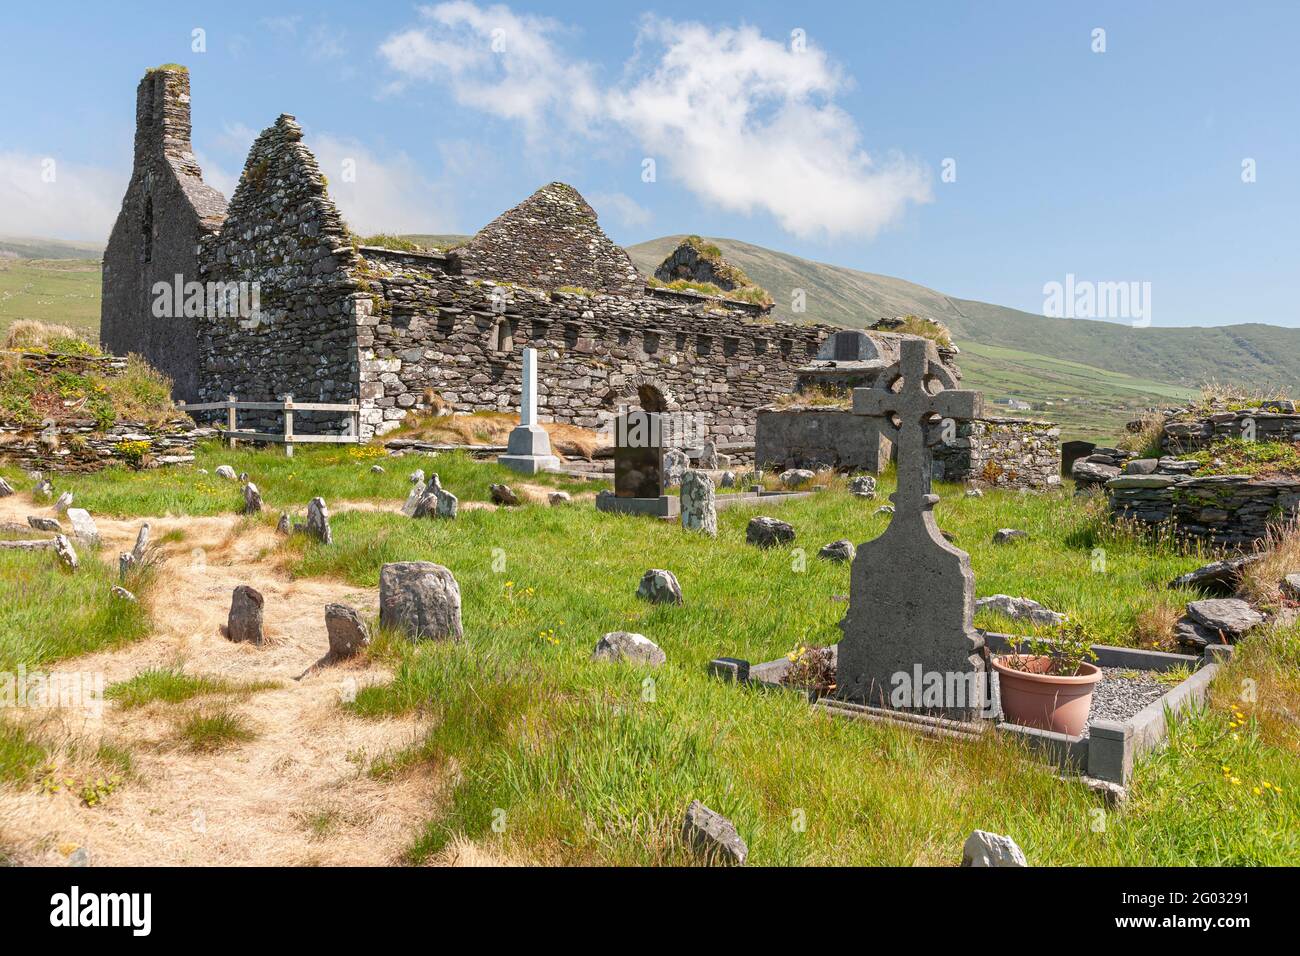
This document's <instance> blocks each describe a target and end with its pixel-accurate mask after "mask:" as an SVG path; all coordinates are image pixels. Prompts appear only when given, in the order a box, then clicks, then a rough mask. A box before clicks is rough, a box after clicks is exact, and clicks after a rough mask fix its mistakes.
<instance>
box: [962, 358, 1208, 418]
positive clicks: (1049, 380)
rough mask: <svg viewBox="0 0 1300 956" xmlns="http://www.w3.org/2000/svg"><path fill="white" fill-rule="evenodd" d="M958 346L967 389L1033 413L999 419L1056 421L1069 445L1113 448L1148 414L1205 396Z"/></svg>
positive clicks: (1061, 362) (1087, 368)
mask: <svg viewBox="0 0 1300 956" xmlns="http://www.w3.org/2000/svg"><path fill="white" fill-rule="evenodd" d="M957 345H958V347H959V348H960V349H961V357H960V364H961V370H962V374H963V376H964V377H963V379H962V385H963V386H965V387H967V388H976V389H979V390H980V391H982V392H983V393H984V394H985V396H986V397H987V398H988V399H989V400H992V399H994V398H1016V399H1020V400H1021V401H1025V402H1028V403H1030V404H1031V405H1032V406H1033V410H1032V411H1030V412H1009V411H1006V412H1003V411H998V412H996V413H997V414H1007V415H1016V414H1022V415H1027V416H1030V417H1034V418H1043V419H1047V420H1050V421H1054V422H1056V423H1057V424H1059V425H1060V426H1061V437H1062V438H1063V439H1065V440H1069V439H1072V438H1080V439H1085V440H1088V441H1094V442H1098V443H1109V442H1112V441H1114V440H1115V439H1116V438H1117V437H1118V436H1120V435H1122V434H1124V426H1125V424H1126V423H1128V422H1130V421H1132V420H1134V419H1136V418H1140V417H1141V416H1142V413H1143V411H1145V410H1147V409H1149V408H1153V407H1163V406H1168V405H1174V404H1178V403H1181V402H1185V401H1187V400H1189V399H1193V398H1196V397H1197V396H1199V394H1200V391H1199V389H1194V388H1190V387H1184V386H1179V385H1167V384H1165V383H1163V382H1155V381H1151V380H1149V379H1142V378H1135V377H1133V376H1131V375H1126V374H1124V373H1122V372H1108V371H1106V370H1105V369H1101V368H1094V367H1093V366H1091V365H1084V364H1082V363H1080V362H1071V361H1068V360H1065V359H1056V358H1049V357H1048V356H1045V355H1038V354H1035V353H1033V352H1024V351H1021V350H1019V349H1010V348H1001V347H998V346H992V345H981V344H980V343H978V342H971V341H959V342H958V343H957ZM1048 402H1050V403H1051V404H1050V405H1048V404H1046V403H1048Z"/></svg>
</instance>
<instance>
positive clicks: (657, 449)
mask: <svg viewBox="0 0 1300 956" xmlns="http://www.w3.org/2000/svg"><path fill="white" fill-rule="evenodd" d="M663 493H664V449H663V442H662V436H661V432H660V422H659V416H658V414H656V413H654V412H641V411H636V412H628V413H627V414H626V415H620V416H619V417H618V419H617V420H616V422H615V432H614V495H615V496H616V497H619V498H658V497H660V496H661V495H663Z"/></svg>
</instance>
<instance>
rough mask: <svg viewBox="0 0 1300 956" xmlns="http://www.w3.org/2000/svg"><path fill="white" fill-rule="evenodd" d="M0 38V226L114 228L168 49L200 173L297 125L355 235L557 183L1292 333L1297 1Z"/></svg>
mask: <svg viewBox="0 0 1300 956" xmlns="http://www.w3.org/2000/svg"><path fill="white" fill-rule="evenodd" d="M6 23H7V27H8V30H7V33H8V38H9V40H10V43H8V44H6V47H7V49H6V55H5V57H3V58H0V84H2V85H3V88H4V89H5V90H6V91H7V94H6V97H5V109H4V114H3V117H4V118H3V120H0V233H8V234H24V235H33V234H35V235H52V236H58V237H63V238H82V239H92V238H95V239H102V238H104V237H105V236H106V235H107V230H108V228H109V226H110V225H111V221H112V216H113V214H114V213H115V211H116V207H117V203H118V201H119V199H120V196H121V192H122V189H123V188H124V186H125V182H126V178H127V176H128V174H129V169H130V154H131V139H132V122H133V108H134V89H135V85H136V83H137V81H138V80H139V77H140V75H141V74H142V72H143V71H144V69H145V68H146V67H148V66H152V65H157V64H159V63H164V62H169V61H176V62H181V63H184V64H186V65H187V66H189V68H190V71H191V77H192V91H193V98H194V102H193V112H194V144H195V149H196V152H197V153H198V155H199V158H200V161H201V162H202V163H203V165H204V169H205V174H206V175H207V177H208V178H209V180H210V181H212V182H214V184H216V185H218V187H219V188H223V189H225V190H227V191H228V190H229V189H230V188H231V187H232V185H233V182H234V180H235V179H236V178H237V176H238V173H239V170H240V168H241V167H242V165H243V159H244V155H245V154H246V151H247V148H248V145H249V143H250V142H251V139H252V137H253V135H255V134H256V132H257V131H258V130H260V129H262V128H264V127H265V126H267V125H269V124H270V123H271V122H272V121H274V119H275V117H276V116H277V115H278V114H279V113H282V112H287V113H292V114H294V115H295V116H297V117H298V120H299V121H300V122H301V123H302V124H303V126H304V128H305V130H306V137H307V142H308V145H310V146H312V147H313V148H314V149H316V151H317V153H318V156H319V157H320V159H321V162H322V167H323V168H324V170H325V172H326V174H327V175H328V176H329V177H330V181H331V190H332V191H333V192H335V194H336V196H337V198H338V199H339V202H340V205H341V206H342V207H343V209H344V212H345V214H346V215H347V217H348V218H349V221H350V222H352V224H353V225H354V227H355V228H357V229H358V230H360V231H365V232H374V231H380V230H383V231H406V232H410V231H420V232H472V231H473V230H475V229H477V228H478V227H479V226H481V225H483V224H484V223H486V222H487V221H488V220H490V219H491V218H492V217H493V216H495V215H496V214H497V213H499V212H501V211H502V210H503V209H505V208H507V207H509V206H511V205H513V204H514V203H516V202H518V201H519V200H521V199H523V198H524V197H525V196H527V195H528V194H529V193H531V192H532V191H533V190H534V189H535V188H537V187H538V186H539V185H542V184H543V183H545V182H548V181H550V180H553V179H560V180H564V181H566V182H570V183H572V184H573V185H575V186H576V187H577V188H578V189H579V190H580V191H582V192H583V194H584V195H586V196H587V198H588V199H589V200H590V201H591V202H592V204H593V205H594V206H595V207H596V209H597V211H598V212H599V213H600V215H601V221H602V223H603V224H604V226H605V228H606V229H607V231H608V232H609V233H610V235H611V236H613V237H614V239H615V240H617V241H619V242H622V243H634V242H638V241H640V240H643V239H647V238H652V237H655V236H659V235H664V234H668V233H678V232H698V233H702V234H705V235H714V236H727V237H733V238H738V239H743V240H746V241H749V242H753V243H756V244H759V245H764V246H769V247H772V248H776V249H781V250H785V251H789V252H793V253H796V254H798V255H803V256H807V257H810V258H814V259H818V260H822V261H826V262H832V263H836V264H839V265H844V266H849V267H852V268H858V269H863V270H866V271H869V272H878V273H884V274H887V275H893V276H899V277H902V278H906V279H910V280H912V281H915V282H919V283H922V284H924V285H928V286H931V287H933V288H936V289H939V290H941V291H943V292H946V293H948V294H951V295H954V296H961V297H965V298H973V299H981V300H984V301H989V302H995V303H999V304H1002V305H1009V306H1014V307H1017V308H1022V309H1025V310H1027V311H1033V312H1040V311H1042V309H1043V302H1044V285H1045V284H1046V283H1049V282H1053V281H1056V282H1064V280H1065V277H1066V276H1067V274H1073V275H1074V276H1075V277H1076V278H1077V279H1078V280H1092V281H1098V282H1149V283H1150V289H1151V317H1152V320H1153V324H1154V325H1157V326H1171V325H1206V324H1221V323H1226V322H1248V321H1259V322H1270V323H1274V324H1284V325H1291V326H1296V325H1300V305H1297V301H1298V299H1297V296H1296V295H1295V293H1294V291H1293V289H1292V285H1293V282H1292V278H1291V277H1292V274H1293V272H1294V268H1295V264H1296V262H1297V261H1300V217H1298V215H1297V213H1300V122H1297V120H1298V119H1300V110H1297V108H1296V93H1297V86H1298V85H1300V84H1298V83H1297V80H1298V79H1300V66H1297V58H1296V56H1295V52H1294V43H1295V37H1296V36H1297V35H1298V34H1300V5H1296V4H1290V3H1276V4H1265V3H1237V4H1223V3H1178V4H1174V3H1154V2H1152V3H1131V2H1130V3H1087V4H1083V3H1070V4H1067V3H1042V2H1023V3H1022V2H998V3H989V2H981V3H944V2H934V0H932V2H928V3H926V4H901V3H887V4H886V3H879V4H875V3H846V4H839V3H805V4H801V5H792V4H790V3H789V2H781V3H764V2H747V3H744V4H724V3H710V2H708V0H692V2H689V3H677V2H656V3H653V4H650V3H646V4H636V3H618V4H614V3H609V2H601V3H579V2H574V3H545V4H543V3H530V2H518V3H511V4H506V5H492V4H472V3H468V2H453V3H445V4H437V3H434V4H428V5H424V6H423V7H420V6H417V5H414V4H406V3H388V2H379V0H376V2H372V3H368V4H358V3H355V2H338V3H335V2H328V0H316V2H312V3H273V2H263V3H243V2H227V3H222V4H220V5H217V4H185V3H176V2H171V3H130V4H117V5H109V4H102V3H93V4H92V3H85V4H83V3H67V2H62V3H54V4H49V5H45V6H43V7H34V6H32V5H23V6H22V7H21V8H15V9H12V10H10V11H8V12H7V14H6ZM1098 28H1100V29H1103V30H1104V31H1105V37H1104V41H1105V51H1104V52H1095V50H1094V47H1095V46H1097V40H1096V39H1095V37H1094V31H1095V30H1096V29H1098ZM195 29H201V30H202V31H203V34H202V36H203V41H204V45H205V47H206V49H205V50H204V51H203V52H196V51H195V50H194V49H193V45H194V39H193V37H194V32H193V31H194V30H195ZM795 31H801V32H795ZM800 41H801V42H800ZM50 158H53V159H54V160H55V161H56V163H57V164H58V165H57V169H58V175H57V177H56V179H55V182H54V183H44V182H42V181H41V180H40V179H39V173H40V170H41V168H42V166H41V164H42V162H43V161H44V160H47V159H50ZM348 159H351V160H353V161H354V163H355V168H356V170H357V176H356V181H355V182H354V183H348V182H345V177H343V176H342V175H341V174H340V171H341V169H342V164H343V162H344V161H345V160H348ZM647 159H652V160H654V174H655V175H654V179H653V181H652V182H647V181H645V176H644V174H643V171H644V169H645V161H646V160H647ZM945 160H954V161H955V171H956V180H955V181H953V182H948V181H944V177H943V175H942V174H943V172H944V169H945ZM1247 160H1251V161H1253V164H1254V172H1255V181H1254V182H1243V162H1244V161H1247Z"/></svg>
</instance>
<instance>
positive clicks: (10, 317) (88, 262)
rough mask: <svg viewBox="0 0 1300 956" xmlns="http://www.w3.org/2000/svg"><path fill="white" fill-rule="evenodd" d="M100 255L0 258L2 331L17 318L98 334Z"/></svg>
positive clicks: (0, 317)
mask: <svg viewBox="0 0 1300 956" xmlns="http://www.w3.org/2000/svg"><path fill="white" fill-rule="evenodd" d="M99 294H100V288H99V260H98V259H0V332H3V331H4V330H5V329H7V328H8V327H9V323H10V322H12V321H14V320H15V319H36V320H38V321H40V322H53V323H56V324H58V325H69V326H72V327H73V328H75V329H77V330H78V331H84V332H86V334H87V335H89V336H90V337H91V338H92V339H94V338H98V337H99Z"/></svg>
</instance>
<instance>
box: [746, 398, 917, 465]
mask: <svg viewBox="0 0 1300 956" xmlns="http://www.w3.org/2000/svg"><path fill="white" fill-rule="evenodd" d="M756 432H757V433H756V435H755V438H754V461H755V462H756V463H757V465H758V467H760V468H765V469H769V470H773V471H784V470H785V469H787V468H811V469H813V470H816V469H817V468H820V467H822V466H823V465H826V466H830V467H831V468H834V469H836V470H837V471H849V472H852V471H870V472H878V471H880V470H881V469H882V468H884V467H885V465H887V464H888V463H889V459H890V455H891V454H892V451H893V443H892V442H890V440H889V439H888V438H886V437H884V435H882V434H881V432H880V427H879V425H878V423H877V422H876V420H875V419H872V418H867V417H865V416H862V415H854V414H853V413H852V412H849V411H846V410H844V409H838V408H807V407H805V408H782V409H778V408H763V409H759V411H758V416H757V429H756Z"/></svg>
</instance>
